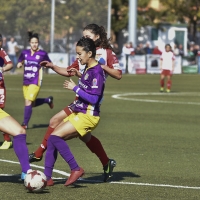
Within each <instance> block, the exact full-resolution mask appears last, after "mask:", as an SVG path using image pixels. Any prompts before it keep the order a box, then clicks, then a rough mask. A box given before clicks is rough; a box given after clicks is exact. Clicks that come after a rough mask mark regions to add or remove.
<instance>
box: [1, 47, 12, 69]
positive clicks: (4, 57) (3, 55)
mask: <svg viewBox="0 0 200 200" xmlns="http://www.w3.org/2000/svg"><path fill="white" fill-rule="evenodd" d="M0 58H1V60H2V62H1V67H3V65H4V64H6V65H7V64H9V63H12V61H11V60H10V58H9V56H8V54H7V53H6V52H5V51H4V50H3V49H2V50H0Z"/></svg>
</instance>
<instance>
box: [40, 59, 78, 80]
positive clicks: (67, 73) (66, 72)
mask: <svg viewBox="0 0 200 200" xmlns="http://www.w3.org/2000/svg"><path fill="white" fill-rule="evenodd" d="M40 65H41V66H43V67H47V68H50V69H52V70H53V71H55V72H56V73H57V74H60V75H62V76H66V77H71V76H74V75H75V74H74V72H72V71H70V69H72V68H73V67H74V66H75V65H74V63H73V64H72V65H71V66H69V67H68V68H67V70H66V68H63V67H59V66H57V65H54V64H53V63H52V62H49V61H42V62H41V63H40Z"/></svg>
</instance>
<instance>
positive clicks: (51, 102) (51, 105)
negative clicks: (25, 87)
mask: <svg viewBox="0 0 200 200" xmlns="http://www.w3.org/2000/svg"><path fill="white" fill-rule="evenodd" d="M48 98H49V103H48V104H49V107H50V108H51V109H53V107H54V105H53V97H52V96H50V97H48Z"/></svg>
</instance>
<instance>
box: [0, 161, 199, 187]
mask: <svg viewBox="0 0 200 200" xmlns="http://www.w3.org/2000/svg"><path fill="white" fill-rule="evenodd" d="M0 162H7V163H12V164H20V163H19V162H15V161H11V160H3V159H0ZM30 165H31V166H32V167H35V168H39V169H44V167H42V166H38V165H34V164H30ZM53 172H55V173H58V174H61V175H64V176H69V175H70V174H69V173H66V172H64V171H61V170H57V169H54V170H53ZM0 176H18V175H13V174H0ZM53 179H57V180H59V179H65V177H63V178H53ZM79 180H81V181H84V182H90V183H91V182H93V183H100V182H102V181H99V180H86V179H84V178H79ZM109 183H110V184H122V185H137V186H151V187H166V188H180V189H194V190H200V187H191V186H182V185H167V184H151V183H137V182H116V181H111V182H109Z"/></svg>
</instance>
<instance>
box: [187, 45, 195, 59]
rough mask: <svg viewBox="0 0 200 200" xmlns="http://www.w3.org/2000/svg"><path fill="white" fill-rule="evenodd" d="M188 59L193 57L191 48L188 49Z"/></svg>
mask: <svg viewBox="0 0 200 200" xmlns="http://www.w3.org/2000/svg"><path fill="white" fill-rule="evenodd" d="M187 55H188V57H194V56H195V55H194V47H193V46H191V47H190V48H189V49H188V53H187Z"/></svg>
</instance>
